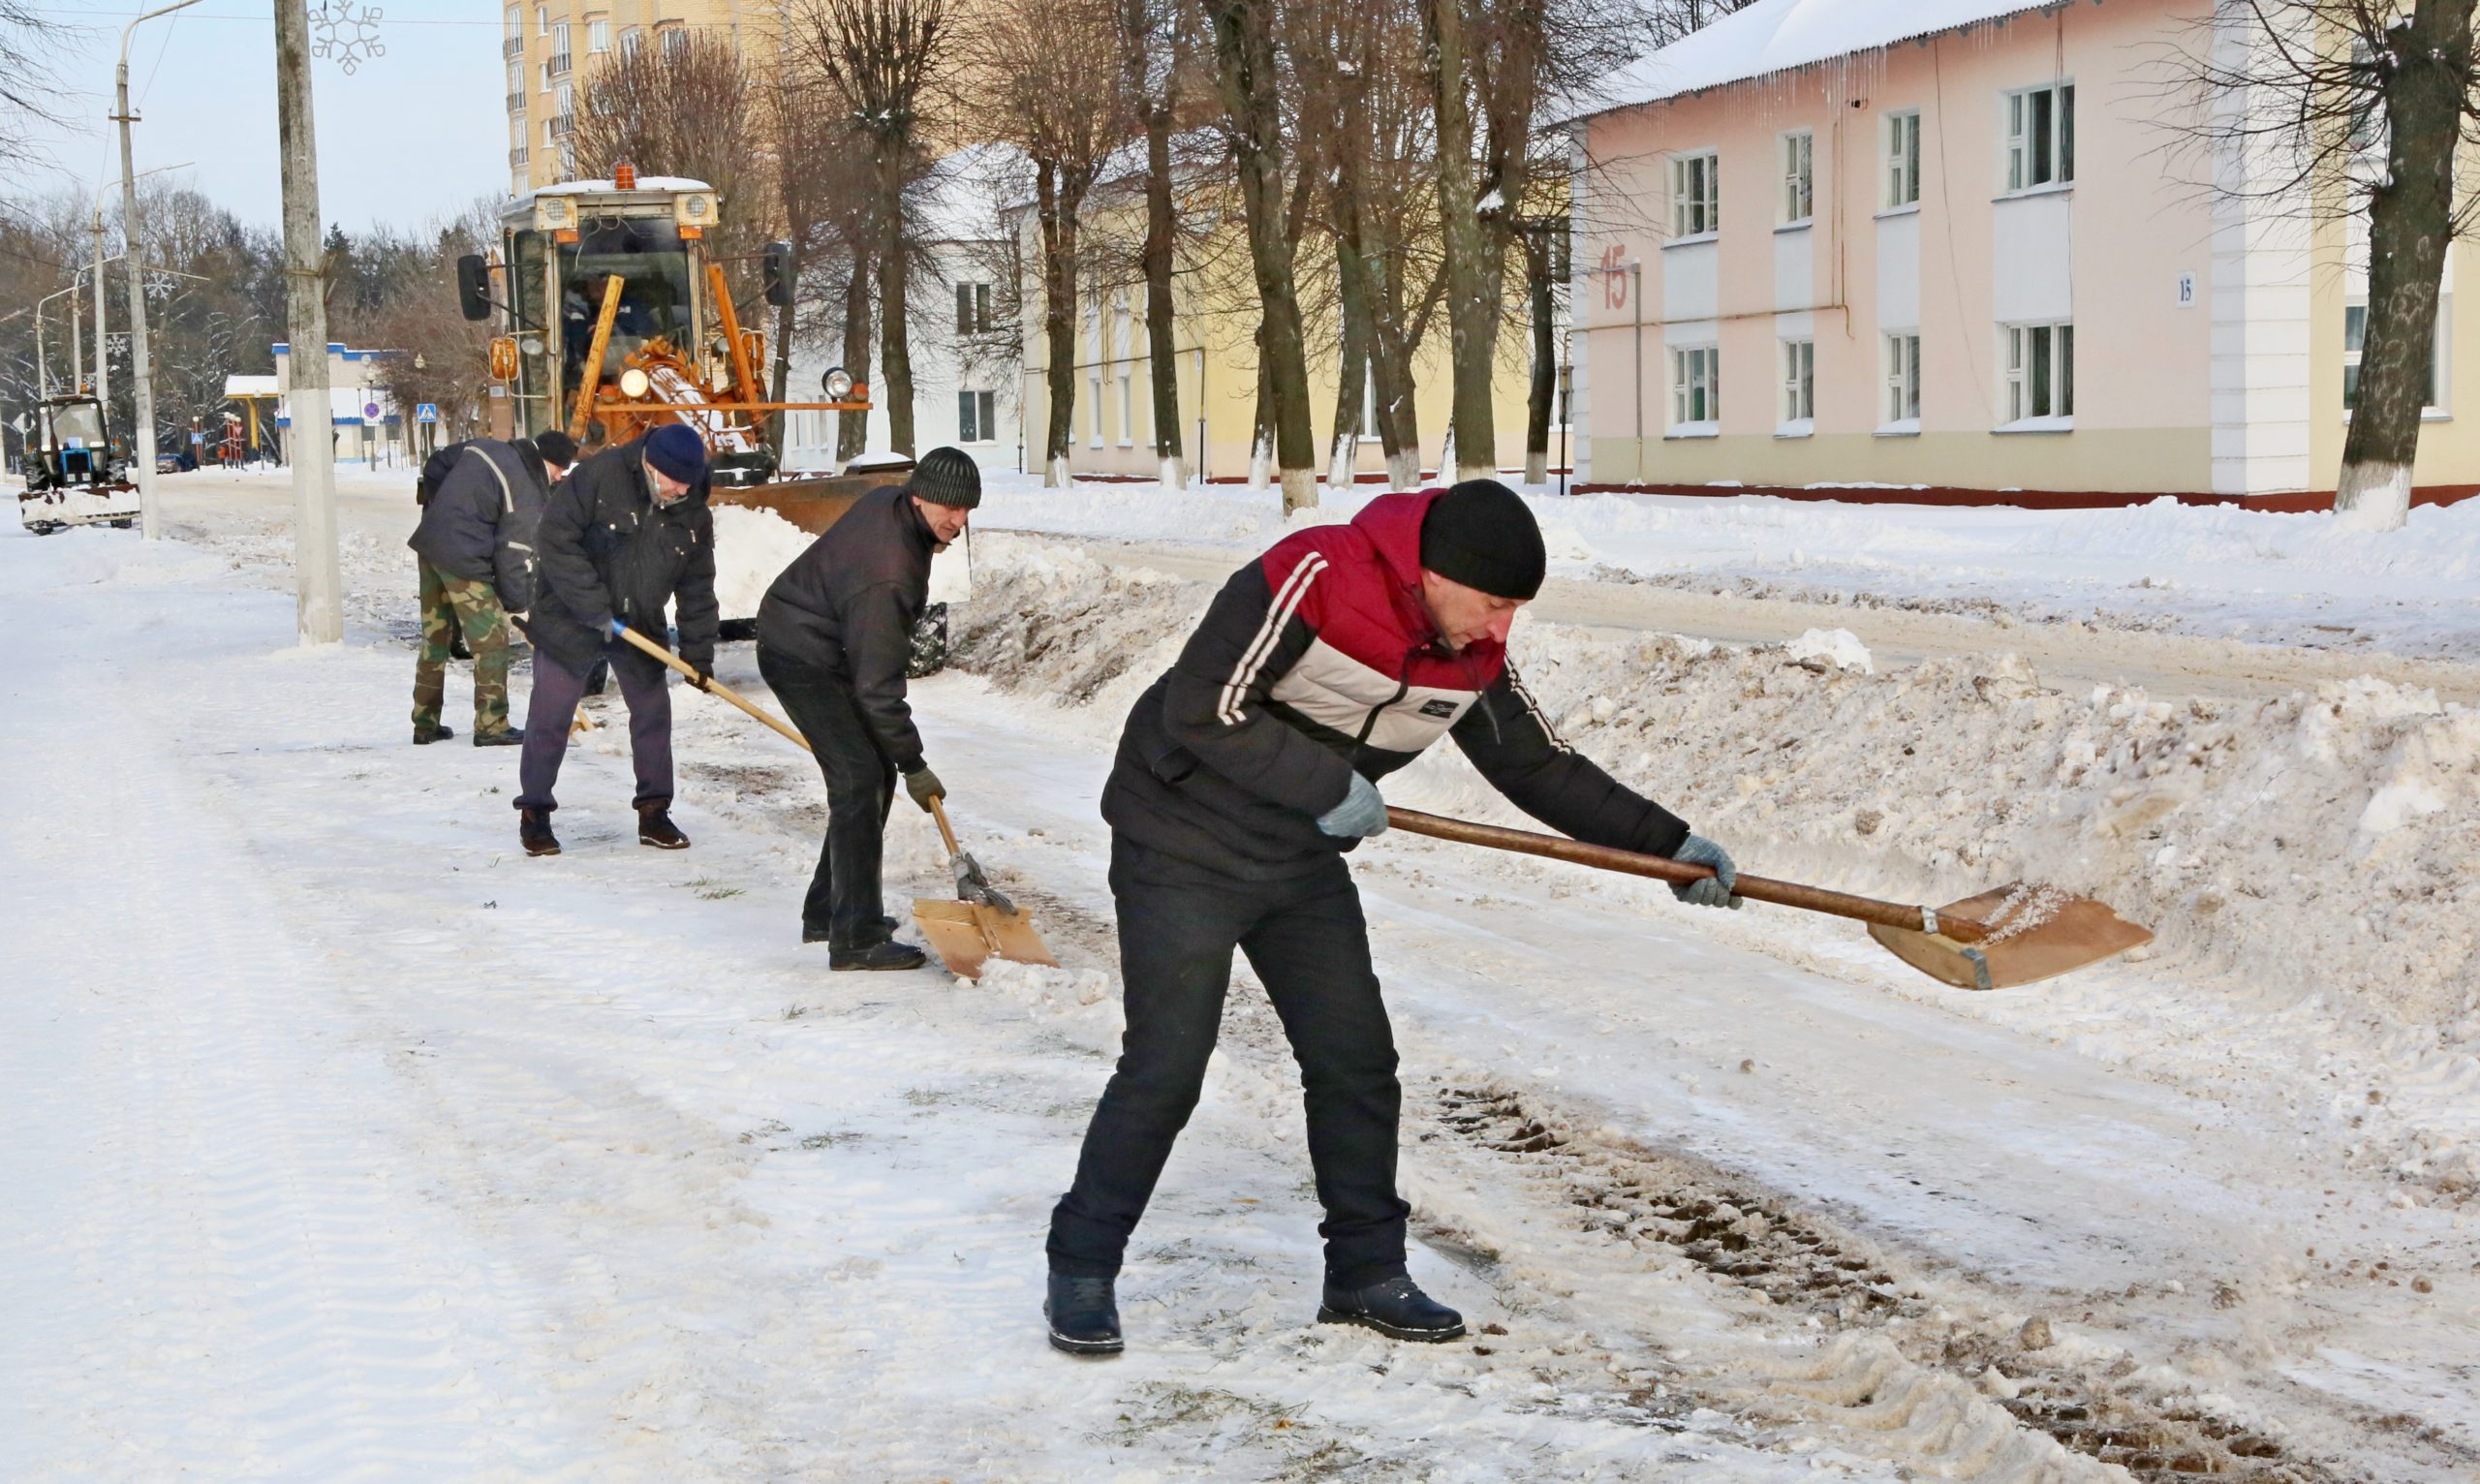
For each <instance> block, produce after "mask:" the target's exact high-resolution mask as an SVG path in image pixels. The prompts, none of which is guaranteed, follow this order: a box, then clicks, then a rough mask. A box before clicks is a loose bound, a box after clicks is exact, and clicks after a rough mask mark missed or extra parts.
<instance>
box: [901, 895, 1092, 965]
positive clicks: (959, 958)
mask: <svg viewBox="0 0 2480 1484" xmlns="http://www.w3.org/2000/svg"><path fill="white" fill-rule="evenodd" d="M913 920H914V922H915V925H916V926H918V927H919V928H920V929H921V936H922V937H923V938H924V939H926V940H927V941H928V942H929V944H930V951H932V952H933V953H936V954H938V955H939V959H940V962H942V963H944V964H946V966H947V972H948V973H950V974H954V975H955V976H956V977H957V978H960V979H977V978H980V977H981V971H982V966H983V965H985V964H987V963H989V962H990V960H992V959H994V958H998V959H1005V960H1007V961H1008V962H1009V963H1011V964H1047V965H1049V966H1050V967H1052V968H1054V969H1055V968H1057V967H1059V960H1057V959H1055V958H1053V957H1051V956H1050V949H1049V948H1047V947H1045V946H1043V944H1042V935H1041V934H1039V933H1038V932H1036V931H1034V920H1033V919H1032V918H1031V917H1028V916H1026V915H1025V914H1024V912H1021V911H1016V910H1012V909H1011V910H1008V911H1005V912H1003V911H1001V910H1000V909H998V908H996V907H985V906H982V905H981V904H979V903H977V902H956V901H950V900H948V899H946V898H944V897H915V898H914V899H913Z"/></svg>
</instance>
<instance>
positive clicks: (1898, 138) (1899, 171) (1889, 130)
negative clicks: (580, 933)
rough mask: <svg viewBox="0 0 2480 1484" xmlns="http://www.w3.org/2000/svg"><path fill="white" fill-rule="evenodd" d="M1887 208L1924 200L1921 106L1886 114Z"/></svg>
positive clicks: (1913, 203)
mask: <svg viewBox="0 0 2480 1484" xmlns="http://www.w3.org/2000/svg"><path fill="white" fill-rule="evenodd" d="M1883 137H1884V139H1885V144H1886V172H1885V182H1886V209H1887V210H1889V211H1895V210H1900V209H1902V208H1903V207H1906V206H1917V205H1919V204H1920V110H1919V109H1918V108H1905V109H1901V110H1899V111H1897V112H1893V113H1889V114H1887V115H1886V127H1885V130H1884V135H1883Z"/></svg>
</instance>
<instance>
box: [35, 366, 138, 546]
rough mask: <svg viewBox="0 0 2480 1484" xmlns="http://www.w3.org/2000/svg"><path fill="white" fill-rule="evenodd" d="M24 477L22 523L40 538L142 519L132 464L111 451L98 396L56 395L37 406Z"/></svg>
mask: <svg viewBox="0 0 2480 1484" xmlns="http://www.w3.org/2000/svg"><path fill="white" fill-rule="evenodd" d="M24 474H25V477H26V485H25V488H24V489H23V490H21V491H19V492H18V495H17V500H18V507H17V514H18V519H19V520H20V521H21V522H22V523H23V524H24V526H25V528H26V529H27V530H29V531H32V532H34V533H35V534H36V535H38V536H40V535H46V534H48V533H50V532H53V531H57V530H59V529H61V528H62V527H64V526H83V525H114V526H122V527H126V526H128V525H130V524H131V523H132V522H134V521H135V520H136V519H137V518H138V488H137V486H136V485H134V484H132V483H131V482H130V480H129V461H128V459H127V458H125V457H124V456H122V454H121V453H120V451H119V450H118V449H116V448H113V447H112V440H111V430H110V428H109V426H108V425H107V424H106V423H105V421H104V404H103V403H102V402H100V401H97V400H96V399H95V398H93V397H90V396H66V397H51V398H49V399H47V400H46V401H43V402H41V403H38V404H37V405H36V407H35V417H34V422H33V424H32V426H31V427H30V428H29V429H28V432H27V447H26V455H25V466H24Z"/></svg>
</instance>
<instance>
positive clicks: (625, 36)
mask: <svg viewBox="0 0 2480 1484" xmlns="http://www.w3.org/2000/svg"><path fill="white" fill-rule="evenodd" d="M645 40H646V28H645V27H643V26H622V27H621V28H620V54H621V55H622V56H624V57H633V56H635V55H636V54H637V48H638V47H639V46H643V45H644V44H645Z"/></svg>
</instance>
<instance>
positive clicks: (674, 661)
mask: <svg viewBox="0 0 2480 1484" xmlns="http://www.w3.org/2000/svg"><path fill="white" fill-rule="evenodd" d="M620 637H622V638H623V639H626V640H628V641H629V642H630V643H632V644H635V645H636V646H637V647H638V648H639V649H642V650H644V651H645V652H646V653H648V654H650V655H652V656H654V657H655V658H656V659H658V660H661V661H662V662H663V663H664V664H666V665H670V666H671V667H672V668H673V669H676V670H678V671H680V673H682V674H684V675H686V676H688V677H689V678H690V679H691V680H696V679H697V669H696V668H695V667H693V666H692V665H690V664H689V662H687V661H686V660H683V659H681V658H680V657H679V656H678V655H675V654H673V653H672V652H671V651H670V650H668V649H666V648H664V647H663V646H662V645H661V644H658V643H656V642H655V641H654V640H652V639H650V638H647V637H646V636H645V635H644V634H639V633H638V632H637V631H636V630H635V629H623V630H621V631H620ZM704 689H705V691H706V694H708V695H709V696H722V697H723V698H724V699H726V700H728V701H730V702H731V703H732V704H733V705H735V706H738V707H740V708H741V709H742V710H743V711H746V712H748V713H749V714H750V715H751V716H754V717H756V718H758V719H759V720H760V721H761V722H764V723H765V724H766V725H767V726H769V727H774V728H775V729H776V730H777V731H780V732H782V733H783V734H784V735H785V737H786V738H788V739H789V740H790V741H791V743H792V745H793V746H795V747H797V748H799V749H800V750H801V751H802V752H805V753H809V752H816V751H817V749H816V748H813V747H811V746H810V739H809V738H807V737H805V736H802V735H801V734H800V733H799V732H797V731H794V730H793V729H792V728H791V727H789V726H787V725H786V724H785V723H784V722H783V721H782V720H780V719H779V718H777V717H776V715H775V714H774V713H773V712H771V711H768V710H767V709H766V708H765V707H763V706H761V705H759V704H758V703H756V702H755V701H752V700H749V699H747V698H745V697H744V696H742V695H741V694H740V693H739V692H738V691H735V690H733V689H732V688H731V687H730V686H728V685H726V684H724V683H723V682H722V681H720V680H716V679H713V678H712V677H709V678H708V679H707V681H706V684H705V686H704Z"/></svg>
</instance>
